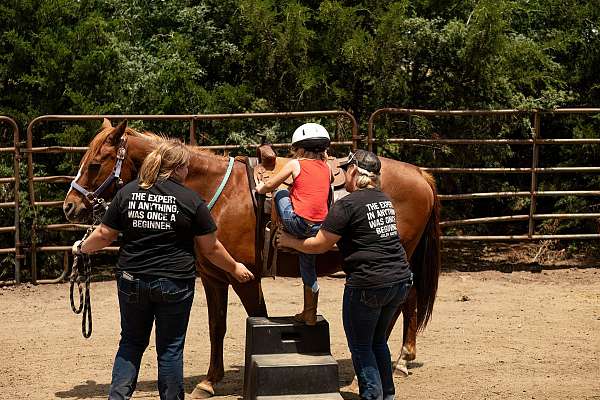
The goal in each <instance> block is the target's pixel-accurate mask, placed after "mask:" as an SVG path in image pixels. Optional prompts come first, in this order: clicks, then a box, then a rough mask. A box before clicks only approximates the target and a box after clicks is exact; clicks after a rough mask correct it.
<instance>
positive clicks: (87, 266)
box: [69, 198, 108, 339]
mask: <svg viewBox="0 0 600 400" xmlns="http://www.w3.org/2000/svg"><path fill="white" fill-rule="evenodd" d="M107 208H108V205H107V204H106V202H105V201H104V199H102V198H97V199H95V201H94V205H93V208H92V210H93V211H92V214H93V224H92V225H91V226H90V227H89V228H88V229H87V231H86V232H85V234H84V235H83V238H81V242H83V241H84V240H85V239H87V238H88V236H90V235H91V234H92V232H93V231H94V228H95V226H96V225H98V224H99V223H100V220H101V215H102V214H103V213H104V212H105V211H106V209H107ZM80 265H83V273H81V272H80V271H79V266H80ZM91 279H92V262H91V260H90V256H89V255H88V254H83V253H82V254H76V255H75V257H74V259H73V266H72V268H71V275H70V276H69V283H70V288H69V299H70V301H71V310H73V312H74V313H75V314H81V313H83V314H82V315H81V333H82V334H83V337H84V338H86V339H88V338H89V337H90V336H92V299H91V296H90V282H91ZM75 283H77V290H78V291H79V306H78V307H76V306H75V298H74V296H73V292H74V287H75Z"/></svg>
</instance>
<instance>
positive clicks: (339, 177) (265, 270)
mask: <svg viewBox="0 0 600 400" xmlns="http://www.w3.org/2000/svg"><path fill="white" fill-rule="evenodd" d="M256 153H257V157H249V158H248V162H247V163H246V165H247V172H248V181H249V183H250V191H251V193H252V197H253V203H254V208H255V211H256V232H255V259H256V263H257V264H258V265H259V266H260V270H261V272H262V276H272V277H274V276H276V275H277V270H278V260H277V253H278V252H279V251H288V252H293V250H290V249H281V248H277V245H276V243H275V241H276V232H277V230H278V229H283V227H282V225H281V222H280V220H279V215H278V213H277V208H276V207H274V206H273V204H272V200H273V196H272V193H268V194H266V195H260V194H257V193H256V190H255V188H256V185H258V183H260V182H268V181H269V179H270V178H271V177H273V176H274V175H276V174H277V173H278V172H279V171H280V170H281V168H283V166H284V165H285V164H286V163H287V162H288V161H290V159H289V158H285V157H277V154H276V153H275V151H274V150H273V147H272V146H271V145H270V144H262V145H261V146H259V147H258V149H257V152H256ZM342 160H344V159H336V158H333V157H330V158H329V159H328V160H327V162H328V163H329V166H330V167H331V171H332V173H333V182H332V183H331V192H330V196H329V200H330V201H329V203H330V207H331V205H332V204H333V203H334V202H335V201H337V200H338V199H340V198H342V197H344V196H346V195H347V194H348V192H346V190H345V189H344V184H345V181H346V176H345V173H344V170H342V169H341V168H339V163H340V161H342ZM291 185H292V177H289V178H288V179H287V180H286V181H285V182H283V183H282V184H281V185H280V186H279V189H287V188H289V187H290V186H291Z"/></svg>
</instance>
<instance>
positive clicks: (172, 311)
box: [73, 140, 253, 399]
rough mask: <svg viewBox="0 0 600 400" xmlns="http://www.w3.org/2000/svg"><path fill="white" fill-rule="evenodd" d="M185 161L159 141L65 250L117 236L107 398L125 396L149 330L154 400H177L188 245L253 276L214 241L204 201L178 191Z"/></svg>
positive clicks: (189, 293)
mask: <svg viewBox="0 0 600 400" xmlns="http://www.w3.org/2000/svg"><path fill="white" fill-rule="evenodd" d="M189 160H190V151H189V149H188V148H187V147H186V146H185V145H184V144H183V143H181V142H180V141H177V140H170V141H165V142H163V143H161V144H160V145H159V146H158V147H157V148H156V149H155V150H154V151H152V152H151V153H150V154H149V155H148V156H147V157H146V159H145V160H144V163H143V164H142V166H141V168H140V172H139V178H138V180H135V181H132V182H130V183H128V184H127V185H125V186H124V187H123V188H122V189H121V190H119V191H118V192H117V194H116V195H115V198H114V199H113V201H112V202H111V203H110V206H109V208H108V210H107V211H106V214H105V216H104V218H103V220H102V224H101V225H100V226H98V227H97V228H96V229H95V230H94V232H92V234H91V235H90V237H88V238H87V239H86V240H85V241H84V242H83V243H82V242H81V241H78V242H76V243H75V244H74V245H73V252H74V253H75V254H81V253H93V252H95V251H97V250H100V249H102V248H104V247H106V246H108V245H109V244H111V243H112V242H113V241H114V240H115V239H116V238H117V235H118V234H119V232H123V239H122V244H121V249H120V250H119V260H118V264H117V286H118V296H119V309H120V313H121V340H120V342H119V350H118V351H117V355H116V357H115V362H114V365H113V371H112V382H111V384H110V389H109V395H108V398H109V399H129V398H130V397H131V395H132V394H133V392H134V390H135V387H136V383H137V378H138V372H139V369H140V361H141V358H142V355H143V353H144V351H145V349H146V347H147V346H148V342H149V340H150V332H151V331H152V325H156V352H157V358H158V391H159V394H160V398H161V399H183V397H184V388H183V346H184V343H185V336H186V330H187V325H188V321H189V316H190V310H191V307H192V301H193V299H194V286H195V277H196V274H195V271H196V262H195V254H194V244H196V246H197V247H198V248H199V249H200V251H202V254H203V255H204V256H205V257H206V258H207V259H208V260H209V261H211V262H212V263H213V264H214V265H216V266H218V267H220V268H222V269H224V270H225V271H227V272H229V273H230V274H231V275H233V277H234V278H235V279H236V280H238V281H239V282H247V281H249V280H251V279H252V278H253V275H252V273H251V272H250V271H249V270H248V269H246V267H245V266H244V265H243V264H241V263H238V262H236V261H235V260H234V259H233V258H231V256H230V255H229V253H228V252H227V250H226V249H225V248H224V247H223V245H222V244H221V243H220V242H219V240H218V239H217V238H216V235H215V231H216V230H217V227H216V225H215V223H214V221H213V219H212V217H211V216H210V212H209V211H208V209H207V208H206V204H205V203H204V201H203V200H202V199H201V198H200V197H199V196H198V194H197V193H196V192H194V191H192V190H190V189H188V188H187V187H185V186H183V182H184V180H185V178H186V176H187V173H188V164H189ZM151 210H154V211H153V212H152V213H151V212H150V211H151ZM150 214H152V215H153V216H151V215H150Z"/></svg>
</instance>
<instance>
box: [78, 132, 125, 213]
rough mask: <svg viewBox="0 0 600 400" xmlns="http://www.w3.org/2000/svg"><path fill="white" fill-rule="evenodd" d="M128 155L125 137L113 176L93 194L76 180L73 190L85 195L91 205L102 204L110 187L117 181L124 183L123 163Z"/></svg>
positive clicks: (122, 139) (120, 145)
mask: <svg viewBox="0 0 600 400" xmlns="http://www.w3.org/2000/svg"><path fill="white" fill-rule="evenodd" d="M126 154H127V137H125V136H124V137H122V138H121V141H120V143H119V149H118V150H117V162H116V163H115V166H114V168H113V170H112V172H111V174H110V175H109V176H107V177H106V179H105V180H104V182H102V184H101V185H100V187H98V189H96V190H94V191H93V192H90V191H89V190H87V189H86V188H84V187H83V186H81V185H80V184H78V183H77V182H75V179H73V180H72V181H71V188H73V189H75V190H76V191H77V192H79V193H80V194H81V195H83V197H84V198H85V199H86V200H87V201H89V202H90V203H91V204H94V203H100V202H102V201H103V199H102V198H101V197H100V196H101V195H102V193H104V191H105V190H106V189H108V188H109V187H110V185H112V184H113V183H114V182H115V181H116V182H117V183H118V184H122V183H123V181H122V180H121V167H122V166H123V161H124V160H125V156H126Z"/></svg>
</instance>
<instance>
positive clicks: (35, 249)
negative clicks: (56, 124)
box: [22, 110, 361, 283]
mask: <svg viewBox="0 0 600 400" xmlns="http://www.w3.org/2000/svg"><path fill="white" fill-rule="evenodd" d="M316 117H327V118H335V119H336V125H339V124H340V120H342V119H346V120H348V121H349V122H350V125H351V140H346V141H341V140H339V134H336V137H335V139H336V140H334V141H332V143H331V145H332V146H351V147H352V149H356V148H358V145H359V142H360V140H361V138H360V136H359V135H358V124H357V122H356V119H355V118H354V116H353V115H352V114H350V113H349V112H347V111H339V110H328V111H305V112H278V113H239V114H198V115H44V116H40V117H37V118H35V119H34V120H32V121H31V122H30V123H29V125H28V126H27V148H26V149H23V150H22V151H23V152H24V153H26V155H27V177H28V192H29V202H30V205H31V206H32V207H34V209H35V208H37V207H59V206H61V205H62V204H63V201H62V200H61V201H52V200H37V197H36V191H35V183H68V182H71V181H72V180H73V179H74V178H75V177H74V176H66V175H60V176H35V173H34V160H33V155H34V154H49V153H53V154H62V153H84V152H85V151H87V147H79V146H34V143H33V142H34V140H33V139H34V135H33V129H34V128H35V127H36V126H37V125H39V124H41V123H44V122H50V121H61V122H64V121H94V120H98V121H102V120H103V119H104V118H108V119H109V120H123V119H127V120H139V121H188V122H189V123H190V128H189V142H190V144H192V145H199V147H201V148H205V149H209V150H216V151H219V150H221V151H224V152H228V151H230V150H233V149H240V148H243V147H244V146H242V145H235V144H233V145H231V144H230V145H207V146H203V145H202V142H203V140H204V138H205V136H204V135H203V136H202V138H201V140H200V141H198V140H197V138H196V136H197V135H196V131H197V122H198V121H224V120H239V119H300V118H316ZM337 131H339V130H337V129H336V132H337ZM258 146H259V144H252V145H250V146H246V147H258ZM272 146H273V147H275V148H285V147H289V143H274V144H272ZM87 227H88V226H87V225H82V224H46V225H38V224H37V223H35V222H34V224H33V226H32V234H31V235H32V240H31V246H30V248H29V249H28V250H29V252H30V254H31V276H32V281H33V283H54V282H57V281H60V280H62V279H64V277H65V276H66V275H65V274H66V272H65V270H63V273H62V274H61V275H60V276H59V277H58V278H56V279H45V280H39V279H37V275H38V269H37V254H38V253H40V252H56V251H58V252H60V251H64V252H65V254H64V260H65V261H64V263H65V265H66V263H67V261H66V260H67V259H68V254H67V252H68V251H70V246H37V243H36V237H37V232H38V231H41V230H45V231H77V230H85V229H87ZM106 250H107V251H116V250H118V248H117V247H110V248H107V249H106Z"/></svg>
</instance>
